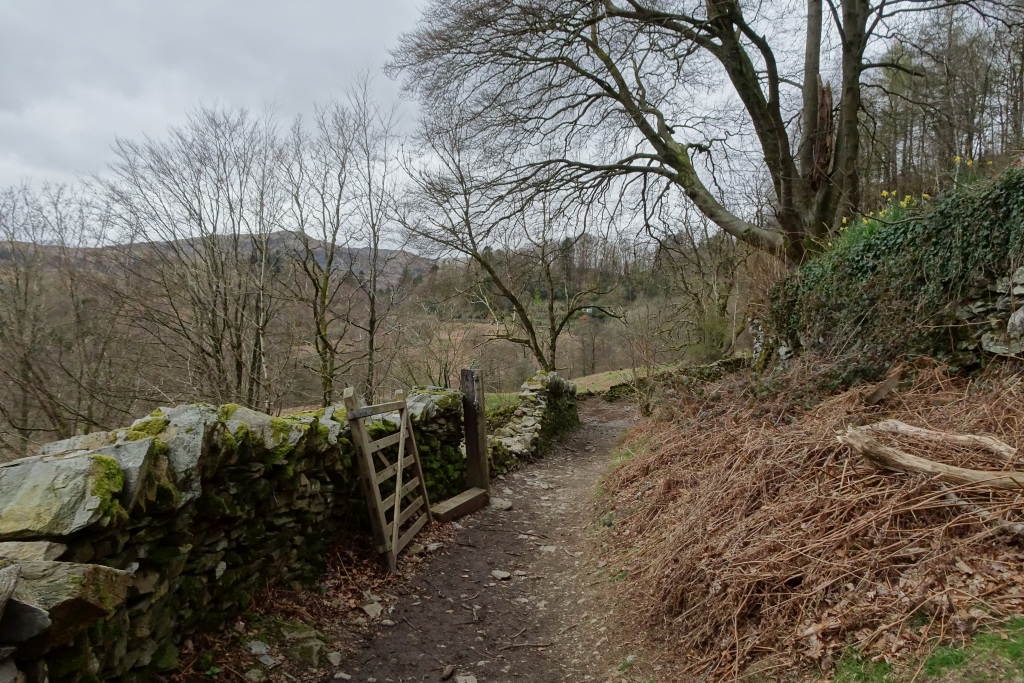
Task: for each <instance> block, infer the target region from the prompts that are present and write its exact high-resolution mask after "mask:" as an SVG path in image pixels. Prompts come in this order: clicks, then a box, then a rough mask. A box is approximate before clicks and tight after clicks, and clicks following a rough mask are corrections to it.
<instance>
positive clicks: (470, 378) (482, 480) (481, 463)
mask: <svg viewBox="0 0 1024 683" xmlns="http://www.w3.org/2000/svg"><path fill="white" fill-rule="evenodd" d="M461 381H462V394H463V399H462V414H463V419H464V424H465V426H466V483H467V484H468V485H469V486H470V488H478V489H483V490H484V491H489V490H490V487H491V473H490V468H489V467H488V464H487V411H486V406H485V404H484V383H483V374H482V373H481V372H480V370H471V369H469V368H463V370H462V373H461Z"/></svg>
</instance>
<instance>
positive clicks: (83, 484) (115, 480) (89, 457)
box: [0, 453, 124, 540]
mask: <svg viewBox="0 0 1024 683" xmlns="http://www.w3.org/2000/svg"><path fill="white" fill-rule="evenodd" d="M123 486H124V474H123V473H122V472H121V468H120V467H118V465H117V462H116V461H114V460H113V459H112V458H110V457H109V456H103V455H98V454H93V453H78V454H73V455H68V456H64V457H61V456H35V457H31V458H22V459H21V460H14V461H13V462H9V463H5V464H0V540H20V539H32V538H47V537H50V538H53V537H60V536H69V535H71V534H74V533H76V532H78V531H81V530H82V529H85V528H86V527H89V526H91V525H92V524H95V523H96V522H98V521H99V520H100V519H102V518H103V517H104V516H105V515H111V514H114V513H116V509H115V506H116V507H119V504H118V503H117V500H116V496H117V495H118V494H119V493H120V492H121V489H122V487H123Z"/></svg>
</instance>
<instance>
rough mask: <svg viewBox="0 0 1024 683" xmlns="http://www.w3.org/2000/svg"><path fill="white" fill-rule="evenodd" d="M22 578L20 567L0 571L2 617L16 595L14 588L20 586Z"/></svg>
mask: <svg viewBox="0 0 1024 683" xmlns="http://www.w3.org/2000/svg"><path fill="white" fill-rule="evenodd" d="M20 577H21V568H20V567H19V566H18V565H13V566H10V567H4V568H3V569H0V616H2V615H3V613H4V607H5V606H6V605H7V601H8V600H10V599H11V596H12V595H14V588H15V586H17V585H18V579H19V578H20Z"/></svg>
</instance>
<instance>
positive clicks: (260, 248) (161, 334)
mask: <svg viewBox="0 0 1024 683" xmlns="http://www.w3.org/2000/svg"><path fill="white" fill-rule="evenodd" d="M114 151H115V153H116V160H115V161H114V163H113V164H112V165H111V167H110V169H109V170H110V173H109V175H108V176H105V177H104V178H102V179H98V180H97V184H98V185H99V187H100V188H102V191H103V192H104V194H105V196H106V200H107V201H108V202H109V205H110V209H111V213H112V216H113V226H114V227H115V228H116V229H118V230H119V237H120V241H121V244H120V251H121V254H122V267H123V268H124V270H125V273H127V281H126V286H125V288H124V296H125V297H126V299H127V300H128V302H129V307H130V309H131V315H132V319H133V320H134V321H135V322H136V324H137V325H138V326H139V328H140V329H141V330H143V331H144V332H145V333H146V334H147V335H149V337H150V338H151V339H152V340H153V341H154V342H156V343H158V344H159V345H160V348H161V350H162V354H163V355H164V362H165V363H167V364H168V365H170V366H173V368H174V370H173V371H172V372H171V373H170V376H172V377H175V378H176V379H178V380H179V381H181V383H182V386H181V387H180V389H179V390H178V392H177V395H182V396H187V397H188V398H189V399H190V400H195V399H196V398H203V399H207V400H212V401H215V402H222V403H223V402H238V403H244V404H246V405H250V406H265V402H267V401H272V400H273V399H274V393H273V388H272V386H271V384H272V379H273V378H272V377H271V376H270V366H269V364H268V362H267V355H268V344H269V330H270V325H271V323H272V321H273V319H274V317H275V315H276V314H277V313H278V311H279V306H280V303H281V299H280V297H279V296H277V292H276V291H275V290H276V283H277V281H278V279H279V276H280V273H281V270H282V267H283V264H282V262H281V258H280V254H279V253H277V252H276V251H275V250H273V249H272V244H271V237H272V235H273V233H274V232H276V231H279V230H280V229H281V227H282V214H283V210H284V200H285V198H284V196H283V185H282V183H281V182H280V179H281V174H280V172H279V167H280V163H281V152H280V146H279V144H278V140H277V136H276V132H275V130H274V122H273V119H272V118H271V117H269V116H264V117H254V116H252V115H251V114H249V113H248V112H246V111H244V110H238V111H225V110H219V109H199V110H197V111H195V112H193V113H192V114H191V115H190V116H189V119H188V122H187V123H186V124H185V125H184V126H183V127H179V128H173V129H171V131H170V132H169V134H168V136H167V137H166V138H165V139H162V140H157V139H153V138H145V139H144V140H143V141H141V142H135V141H131V140H124V139H120V140H118V141H117V144H116V145H115V150H114ZM278 369H279V370H283V368H278Z"/></svg>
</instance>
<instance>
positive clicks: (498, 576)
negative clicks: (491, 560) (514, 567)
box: [491, 569, 512, 581]
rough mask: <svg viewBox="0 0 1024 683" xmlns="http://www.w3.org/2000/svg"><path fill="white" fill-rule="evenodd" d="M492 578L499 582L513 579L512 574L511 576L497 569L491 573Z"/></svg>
mask: <svg viewBox="0 0 1024 683" xmlns="http://www.w3.org/2000/svg"><path fill="white" fill-rule="evenodd" d="M491 576H493V577H494V578H496V579H497V580H498V581H508V580H509V579H511V578H512V575H511V574H509V573H508V572H503V571H501V570H500V569H495V570H494V571H493V572H491Z"/></svg>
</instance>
